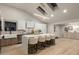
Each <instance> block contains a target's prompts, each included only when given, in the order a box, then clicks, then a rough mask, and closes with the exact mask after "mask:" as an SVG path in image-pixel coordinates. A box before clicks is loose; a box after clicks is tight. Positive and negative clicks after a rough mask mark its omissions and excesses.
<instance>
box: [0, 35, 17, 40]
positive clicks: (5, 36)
mask: <svg viewBox="0 0 79 59" xmlns="http://www.w3.org/2000/svg"><path fill="white" fill-rule="evenodd" d="M2 36H4V38H5V39H7V38H16V37H17V34H4V35H0V39H2Z"/></svg>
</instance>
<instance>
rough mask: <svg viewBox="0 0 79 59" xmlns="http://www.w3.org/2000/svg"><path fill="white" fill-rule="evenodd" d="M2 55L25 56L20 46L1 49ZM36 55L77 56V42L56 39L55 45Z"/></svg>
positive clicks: (78, 50)
mask: <svg viewBox="0 0 79 59" xmlns="http://www.w3.org/2000/svg"><path fill="white" fill-rule="evenodd" d="M1 52H2V53H1V54H2V55H25V53H24V52H23V51H22V50H21V44H17V45H13V46H7V47H3V48H2V50H1ZM36 55H79V40H74V39H65V38H61V39H56V45H54V46H51V47H48V48H45V49H44V50H40V51H39V52H37V53H36Z"/></svg>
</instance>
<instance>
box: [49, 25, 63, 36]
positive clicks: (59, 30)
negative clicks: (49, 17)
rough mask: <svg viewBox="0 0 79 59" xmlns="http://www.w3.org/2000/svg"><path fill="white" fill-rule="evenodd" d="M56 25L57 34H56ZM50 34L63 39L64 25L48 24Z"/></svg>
mask: <svg viewBox="0 0 79 59" xmlns="http://www.w3.org/2000/svg"><path fill="white" fill-rule="evenodd" d="M54 25H55V32H54ZM48 33H55V34H56V36H58V37H63V35H64V25H56V24H48Z"/></svg>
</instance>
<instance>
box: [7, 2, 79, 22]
mask: <svg viewBox="0 0 79 59" xmlns="http://www.w3.org/2000/svg"><path fill="white" fill-rule="evenodd" d="M57 4H58V9H57V10H56V11H52V10H51V9H50V8H49V7H48V6H47V4H45V3H44V6H45V7H44V6H42V5H41V4H40V3H8V4H6V5H9V6H12V7H15V8H19V9H21V10H24V11H26V12H28V13H29V14H31V15H32V16H33V17H36V18H38V20H41V21H42V22H46V23H56V22H61V21H63V22H64V21H67V20H70V21H72V20H75V19H79V4H78V3H57ZM38 6H41V7H42V8H43V9H44V10H45V11H46V12H47V15H45V17H49V19H42V18H40V17H37V16H35V15H33V14H34V13H36V14H39V15H42V14H41V13H40V12H39V11H37V9H36V8H37V7H38ZM64 9H67V10H68V12H67V13H63V10H64ZM51 14H53V15H54V17H50V15H51ZM42 16H43V15H42Z"/></svg>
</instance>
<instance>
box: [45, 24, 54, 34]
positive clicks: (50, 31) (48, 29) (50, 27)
mask: <svg viewBox="0 0 79 59" xmlns="http://www.w3.org/2000/svg"><path fill="white" fill-rule="evenodd" d="M47 27H48V28H47V31H48V33H54V25H53V24H47Z"/></svg>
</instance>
